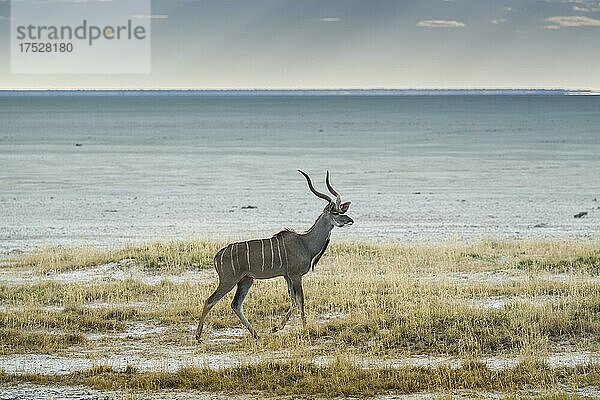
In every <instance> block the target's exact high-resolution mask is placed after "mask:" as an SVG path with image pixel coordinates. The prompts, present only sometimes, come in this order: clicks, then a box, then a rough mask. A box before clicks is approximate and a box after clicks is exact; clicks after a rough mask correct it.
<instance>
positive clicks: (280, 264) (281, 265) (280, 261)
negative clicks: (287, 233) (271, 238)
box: [275, 236, 283, 268]
mask: <svg viewBox="0 0 600 400" xmlns="http://www.w3.org/2000/svg"><path fill="white" fill-rule="evenodd" d="M275 240H277V253H279V268H281V267H283V260H282V259H281V249H280V248H279V238H278V237H277V236H275Z"/></svg>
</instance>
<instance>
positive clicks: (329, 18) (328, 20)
mask: <svg viewBox="0 0 600 400" xmlns="http://www.w3.org/2000/svg"><path fill="white" fill-rule="evenodd" d="M319 21H321V22H340V21H341V19H339V18H338V17H322V18H320V19H319Z"/></svg>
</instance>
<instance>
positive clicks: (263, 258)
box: [260, 239, 265, 271]
mask: <svg viewBox="0 0 600 400" xmlns="http://www.w3.org/2000/svg"><path fill="white" fill-rule="evenodd" d="M260 248H261V249H262V260H263V261H262V267H260V270H261V271H264V270H265V242H264V241H263V239H260Z"/></svg>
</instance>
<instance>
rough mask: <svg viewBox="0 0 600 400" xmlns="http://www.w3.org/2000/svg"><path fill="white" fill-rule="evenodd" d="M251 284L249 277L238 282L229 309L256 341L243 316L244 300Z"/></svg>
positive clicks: (255, 334)
mask: <svg viewBox="0 0 600 400" xmlns="http://www.w3.org/2000/svg"><path fill="white" fill-rule="evenodd" d="M253 282H254V279H252V278H250V277H249V276H247V277H245V278H242V280H240V281H239V282H238V284H237V290H236V291H235V297H234V298H233V301H232V302H231V308H233V311H235V313H236V314H237V316H238V317H239V319H240V321H242V324H244V326H245V327H246V328H247V329H248V330H249V331H250V333H251V334H252V336H254V338H255V339H258V334H257V333H256V331H255V330H254V328H253V327H252V324H250V322H248V320H247V319H246V316H245V315H244V299H245V298H246V295H247V294H248V290H250V286H252V283H253Z"/></svg>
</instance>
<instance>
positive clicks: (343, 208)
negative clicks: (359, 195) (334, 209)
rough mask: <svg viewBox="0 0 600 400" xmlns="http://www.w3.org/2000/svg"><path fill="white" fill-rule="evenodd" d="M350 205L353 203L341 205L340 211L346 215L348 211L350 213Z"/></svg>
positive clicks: (348, 202)
mask: <svg viewBox="0 0 600 400" xmlns="http://www.w3.org/2000/svg"><path fill="white" fill-rule="evenodd" d="M350 204H352V202H351V201H347V202H345V203H342V204H340V211H341V212H342V213H345V212H346V211H348V209H349V208H350Z"/></svg>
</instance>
